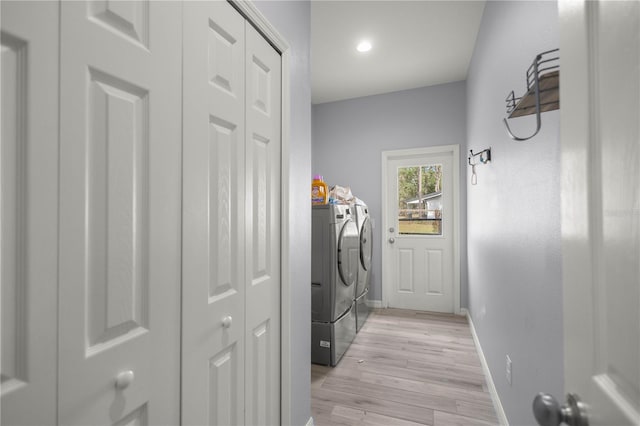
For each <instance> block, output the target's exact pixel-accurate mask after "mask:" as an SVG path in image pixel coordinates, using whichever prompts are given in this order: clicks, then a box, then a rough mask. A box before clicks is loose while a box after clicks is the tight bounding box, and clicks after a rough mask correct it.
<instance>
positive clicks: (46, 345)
mask: <svg viewBox="0 0 640 426" xmlns="http://www.w3.org/2000/svg"><path fill="white" fill-rule="evenodd" d="M0 8H1V14H2V25H1V28H2V36H1V44H2V57H1V58H0V64H1V66H2V70H1V71H0V74H1V76H2V85H1V89H0V90H1V93H2V96H1V102H2V104H1V107H0V108H1V113H2V124H1V125H0V127H1V128H2V136H1V137H2V139H1V145H0V236H1V240H2V244H1V246H0V271H1V289H0V291H1V292H2V296H1V299H2V308H1V312H2V319H1V320H0V323H1V324H2V332H1V334H2V343H1V347H2V354H1V356H0V357H1V358H2V376H1V377H2V379H1V380H2V385H1V388H2V401H1V404H2V417H1V420H0V423H1V424H5V425H19V424H54V423H55V421H56V369H57V366H56V344H57V333H58V330H57V323H56V318H57V305H56V298H57V290H58V288H57V286H58V281H57V248H58V243H57V229H58V228H57V225H58V201H57V195H58V22H59V21H58V15H59V5H58V4H57V3H56V2H48V1H47V2H18V1H16V2H13V1H3V2H2V3H1V4H0Z"/></svg>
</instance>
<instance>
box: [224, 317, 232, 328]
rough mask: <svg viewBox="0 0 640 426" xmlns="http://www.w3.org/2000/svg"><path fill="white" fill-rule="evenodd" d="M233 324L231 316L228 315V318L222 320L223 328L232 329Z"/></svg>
mask: <svg viewBox="0 0 640 426" xmlns="http://www.w3.org/2000/svg"><path fill="white" fill-rule="evenodd" d="M232 322H233V318H231V316H230V315H227V316H226V317H224V318H222V327H223V328H229V327H231V323H232Z"/></svg>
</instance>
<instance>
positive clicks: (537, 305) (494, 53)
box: [467, 1, 563, 425]
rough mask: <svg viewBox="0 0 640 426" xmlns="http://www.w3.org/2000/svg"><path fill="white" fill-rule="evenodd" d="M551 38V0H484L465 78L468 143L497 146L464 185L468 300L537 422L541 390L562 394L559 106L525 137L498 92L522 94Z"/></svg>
mask: <svg viewBox="0 0 640 426" xmlns="http://www.w3.org/2000/svg"><path fill="white" fill-rule="evenodd" d="M556 47H558V12H557V5H556V3H555V2H547V1H540V2H522V1H514V2H494V1H490V2H487V5H486V7H485V10H484V16H483V19H482V24H481V27H480V32H479V35H478V40H477V42H476V48H475V51H474V55H473V59H472V62H471V67H470V70H469V75H468V78H467V103H468V104H467V105H468V107H467V134H468V149H473V150H474V151H479V150H481V149H484V148H487V147H489V146H491V147H492V148H493V150H492V155H493V159H492V162H491V164H488V165H481V166H478V167H477V175H478V184H477V185H476V186H473V185H468V187H467V202H468V211H467V217H468V223H467V232H468V247H467V249H468V257H469V269H468V272H469V309H470V312H471V317H472V319H473V322H474V324H475V327H476V330H477V333H478V336H479V339H480V343H481V346H482V349H483V351H484V354H485V356H486V359H487V362H488V364H489V367H490V369H491V373H492V376H493V379H494V382H495V384H496V387H497V390H498V393H499V395H500V399H501V401H502V404H503V406H504V408H505V412H506V414H507V417H508V419H509V422H510V423H511V424H513V425H524V424H535V421H534V419H533V416H532V414H531V402H532V399H533V397H534V396H535V394H536V393H537V392H539V391H545V392H551V393H553V394H555V396H556V397H558V398H562V395H563V349H562V348H563V334H562V280H561V272H562V270H561V267H562V263H561V252H560V245H561V240H560V149H559V112H558V111H552V112H546V113H544V114H542V130H541V131H540V133H539V134H538V135H537V136H536V137H535V138H533V139H531V140H529V141H526V142H516V141H513V140H511V139H509V137H508V136H507V134H506V132H505V128H504V126H503V124H502V118H503V117H504V116H505V103H504V98H505V97H506V96H507V94H508V93H509V92H510V91H511V90H512V89H514V90H515V92H516V95H521V94H522V92H523V91H524V85H525V82H524V74H525V71H526V69H527V68H528V67H529V65H530V64H531V61H532V60H533V58H534V56H535V55H536V54H537V53H539V52H542V51H545V50H549V49H553V48H556ZM510 121H512V122H513V123H514V126H513V127H512V128H513V129H514V132H515V131H517V134H521V135H524V134H527V133H530V132H531V131H532V129H533V126H534V125H535V118H534V116H528V117H522V118H517V119H514V120H510ZM516 126H517V127H516ZM467 172H468V175H467V176H468V177H467V179H470V176H471V170H470V168H469V167H467ZM507 354H509V356H510V357H511V360H512V362H513V373H512V374H513V383H512V385H511V386H510V385H509V384H508V383H507V381H506V379H505V357H506V355H507Z"/></svg>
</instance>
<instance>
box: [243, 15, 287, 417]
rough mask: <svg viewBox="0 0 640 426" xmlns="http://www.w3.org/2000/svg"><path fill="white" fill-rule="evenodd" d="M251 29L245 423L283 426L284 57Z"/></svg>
mask: <svg viewBox="0 0 640 426" xmlns="http://www.w3.org/2000/svg"><path fill="white" fill-rule="evenodd" d="M245 28H246V33H245V34H246V55H245V58H246V62H245V70H246V88H247V92H246V97H245V99H246V104H245V105H246V120H247V121H246V126H247V130H246V137H245V147H246V163H245V164H246V176H247V182H246V203H247V204H246V209H245V212H246V213H245V218H246V220H247V233H246V239H245V241H246V245H245V247H246V263H245V266H246V267H245V269H246V273H247V277H246V279H245V288H246V308H245V309H246V315H245V318H246V333H245V342H246V352H245V357H246V361H245V398H246V400H245V404H246V411H245V416H246V417H245V424H251V425H278V424H280V283H281V279H280V188H281V185H280V175H281V167H280V158H281V146H282V143H281V126H280V123H281V101H280V96H281V95H280V93H281V62H280V55H279V54H278V53H277V52H276V51H275V50H274V49H273V47H271V46H270V45H269V43H267V41H266V40H265V39H264V38H263V37H262V36H261V35H260V34H259V33H258V32H257V31H256V30H255V29H254V28H253V26H251V25H250V24H249V23H248V22H247V23H246V24H245Z"/></svg>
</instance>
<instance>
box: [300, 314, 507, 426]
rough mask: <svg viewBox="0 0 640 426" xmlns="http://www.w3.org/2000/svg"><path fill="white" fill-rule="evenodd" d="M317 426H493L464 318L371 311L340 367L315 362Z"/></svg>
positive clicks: (313, 382) (313, 387)
mask: <svg viewBox="0 0 640 426" xmlns="http://www.w3.org/2000/svg"><path fill="white" fill-rule="evenodd" d="M311 396H312V398H311V411H312V415H313V419H314V423H315V425H318V426H328V425H345V426H346V425H394V426H395V425H419V424H426V425H435V426H445V425H466V426H469V425H471V426H472V425H483V426H484V425H490V424H497V423H498V421H497V419H496V416H495V412H494V409H493V405H492V402H491V397H490V395H489V393H488V391H487V386H486V383H485V379H484V375H483V372H482V367H481V365H480V361H479V358H478V355H477V353H476V349H475V347H474V343H473V338H472V335H471V331H470V328H469V325H468V323H467V320H466V318H464V317H459V316H452V315H445V314H433V313H426V312H419V311H409V310H399V309H376V310H375V311H374V312H373V313H372V315H371V316H370V317H369V319H368V321H367V323H366V324H365V325H364V327H363V329H362V330H361V332H360V333H359V334H358V335H357V337H356V339H355V340H354V342H353V343H352V345H351V347H350V348H349V350H348V351H347V352H346V354H345V356H344V358H343V359H342V360H341V361H340V363H339V364H338V366H337V367H335V368H330V367H323V366H319V365H312V368H311Z"/></svg>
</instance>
